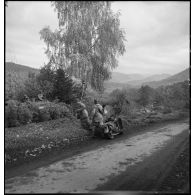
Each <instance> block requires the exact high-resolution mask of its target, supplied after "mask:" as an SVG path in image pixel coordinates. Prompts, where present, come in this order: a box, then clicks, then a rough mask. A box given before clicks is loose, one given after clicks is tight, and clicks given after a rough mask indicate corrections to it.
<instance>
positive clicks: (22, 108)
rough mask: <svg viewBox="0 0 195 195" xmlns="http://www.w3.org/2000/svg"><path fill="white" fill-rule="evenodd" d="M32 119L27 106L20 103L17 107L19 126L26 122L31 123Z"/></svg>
mask: <svg viewBox="0 0 195 195" xmlns="http://www.w3.org/2000/svg"><path fill="white" fill-rule="evenodd" d="M32 118H33V114H32V112H31V111H30V109H29V108H28V105H27V104H26V103H22V104H20V105H19V107H18V121H19V123H20V124H23V125H25V124H27V123H28V122H31V121H32Z"/></svg>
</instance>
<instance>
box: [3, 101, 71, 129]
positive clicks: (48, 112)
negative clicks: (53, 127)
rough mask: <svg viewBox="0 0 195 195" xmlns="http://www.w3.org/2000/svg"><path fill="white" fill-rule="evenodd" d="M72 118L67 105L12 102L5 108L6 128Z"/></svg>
mask: <svg viewBox="0 0 195 195" xmlns="http://www.w3.org/2000/svg"><path fill="white" fill-rule="evenodd" d="M71 116H72V114H71V112H70V110H69V109H68V107H67V105H66V104H65V103H58V104H56V103H52V102H24V103H19V102H17V101H15V100H10V101H8V102H7V106H6V107H5V126H6V127H15V126H20V125H25V124H28V123H31V122H43V121H48V120H51V119H58V118H63V117H71Z"/></svg>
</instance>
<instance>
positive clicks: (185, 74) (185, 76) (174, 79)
mask: <svg viewBox="0 0 195 195" xmlns="http://www.w3.org/2000/svg"><path fill="white" fill-rule="evenodd" d="M189 78H190V70H189V68H187V69H185V70H184V71H182V72H179V73H178V74H175V75H173V76H170V77H168V78H166V79H162V80H160V81H152V82H145V83H143V84H144V85H149V86H150V87H153V88H156V87H159V86H162V85H164V86H165V85H171V84H174V83H178V82H182V81H185V80H189Z"/></svg>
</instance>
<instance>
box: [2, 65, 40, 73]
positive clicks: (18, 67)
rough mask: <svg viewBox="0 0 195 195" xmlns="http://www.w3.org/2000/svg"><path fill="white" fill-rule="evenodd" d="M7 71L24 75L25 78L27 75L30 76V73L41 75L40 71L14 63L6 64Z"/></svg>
mask: <svg viewBox="0 0 195 195" xmlns="http://www.w3.org/2000/svg"><path fill="white" fill-rule="evenodd" d="M5 71H6V73H8V72H12V73H18V74H24V75H25V76H26V75H27V76H28V73H29V72H32V73H36V74H38V73H39V70H38V69H35V68H31V67H29V66H24V65H20V64H15V63H13V62H6V63H5Z"/></svg>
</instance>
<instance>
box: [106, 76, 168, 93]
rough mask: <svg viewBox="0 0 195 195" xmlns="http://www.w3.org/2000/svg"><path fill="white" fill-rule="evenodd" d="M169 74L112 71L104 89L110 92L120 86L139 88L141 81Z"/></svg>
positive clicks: (159, 78) (157, 79)
mask: <svg viewBox="0 0 195 195" xmlns="http://www.w3.org/2000/svg"><path fill="white" fill-rule="evenodd" d="M169 76H170V75H169V74H155V75H151V76H147V75H141V74H123V73H118V72H113V73H112V78H111V79H110V80H108V81H106V82H105V85H104V87H105V91H106V92H108V93H110V92H111V91H113V90H115V89H122V88H139V87H140V86H141V85H142V84H143V83H145V82H150V81H159V80H161V79H165V78H168V77H169Z"/></svg>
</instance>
